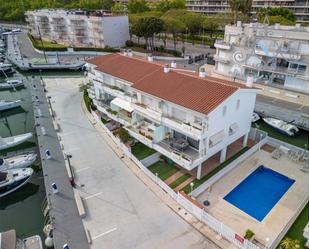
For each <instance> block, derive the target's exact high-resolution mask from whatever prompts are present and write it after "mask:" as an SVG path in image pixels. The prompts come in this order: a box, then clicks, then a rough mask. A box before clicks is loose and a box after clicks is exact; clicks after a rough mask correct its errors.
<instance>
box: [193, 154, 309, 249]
mask: <svg viewBox="0 0 309 249" xmlns="http://www.w3.org/2000/svg"><path fill="white" fill-rule="evenodd" d="M260 165H264V166H266V167H268V168H271V169H272V170H275V171H277V172H279V173H281V174H283V175H285V176H287V177H290V178H292V179H294V180H296V181H295V183H294V184H293V185H292V186H291V187H290V189H289V190H288V191H287V192H286V193H285V195H284V196H283V197H282V198H281V199H280V200H279V201H278V202H277V204H276V205H275V206H274V207H273V209H272V210H271V211H270V212H269V213H268V215H267V216H265V218H264V219H263V220H262V221H261V222H259V221H257V220H255V219H254V218H253V217H251V216H249V215H248V214H246V213H245V212H243V211H241V210H240V209H238V208H237V207H235V206H233V205H232V204H230V203H229V202H227V201H225V200H224V199H223V198H224V196H226V195H227V194H228V193H229V192H230V191H231V190H232V189H234V188H235V187H236V186H237V185H238V184H239V183H240V182H241V181H242V180H243V179H244V178H246V177H247V176H248V175H250V174H251V173H252V172H253V171H254V170H255V169H256V168H257V167H258V166H260ZM300 167H301V164H300V163H295V162H293V161H292V160H290V159H289V158H287V157H286V156H282V157H281V158H280V159H278V160H275V159H273V158H272V157H271V154H270V153H269V152H267V151H264V150H260V151H257V152H256V153H254V154H253V155H252V156H250V157H249V158H247V159H246V160H245V161H244V162H243V163H241V164H240V165H238V166H237V167H236V168H235V169H234V170H232V171H231V172H230V173H228V174H227V175H225V176H224V177H222V178H221V179H220V180H219V181H217V182H216V183H215V184H213V185H212V187H211V191H210V194H209V193H208V192H203V193H202V194H201V195H199V196H198V197H197V198H198V200H199V201H200V202H203V201H204V200H205V199H208V200H209V201H210V203H211V204H210V206H209V207H207V208H206V211H207V212H209V213H210V214H212V215H213V216H215V217H216V218H217V219H218V220H220V221H221V222H223V223H224V224H226V225H228V226H229V227H231V228H232V229H233V230H234V231H235V232H237V233H238V234H239V235H241V236H244V234H245V231H246V230H247V229H250V230H252V231H253V232H254V233H255V238H256V239H257V240H258V241H259V242H260V243H262V244H264V245H267V246H270V245H271V244H272V242H273V241H274V240H275V239H276V238H277V237H278V235H279V234H280V232H281V231H282V230H283V229H284V228H285V226H286V225H287V223H288V222H289V221H290V220H291V219H292V218H293V217H294V216H295V214H296V213H297V211H296V210H297V209H298V207H299V206H300V205H301V204H302V203H303V202H304V200H307V201H308V198H309V193H308V174H306V173H304V172H302V171H300V170H299V169H300ZM267 238H268V239H267ZM267 241H268V243H267Z"/></svg>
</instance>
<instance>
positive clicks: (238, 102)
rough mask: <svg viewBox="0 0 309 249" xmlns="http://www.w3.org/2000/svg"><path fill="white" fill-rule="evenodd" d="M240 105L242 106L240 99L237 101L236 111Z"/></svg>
mask: <svg viewBox="0 0 309 249" xmlns="http://www.w3.org/2000/svg"><path fill="white" fill-rule="evenodd" d="M239 105H240V99H238V100H237V104H236V110H238V109H239Z"/></svg>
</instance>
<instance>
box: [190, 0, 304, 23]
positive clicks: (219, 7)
mask: <svg viewBox="0 0 309 249" xmlns="http://www.w3.org/2000/svg"><path fill="white" fill-rule="evenodd" d="M186 6H187V9H189V10H191V11H194V12H198V13H203V14H207V15H213V14H217V13H226V12H230V11H231V8H230V5H229V1H228V0H187V4H186ZM267 7H280V8H286V9H288V10H291V11H292V12H293V13H294V15H295V17H296V20H297V21H298V22H305V23H306V22H309V1H308V0H280V1H277V0H253V1H252V11H251V14H253V15H256V13H257V11H258V10H259V9H262V8H267Z"/></svg>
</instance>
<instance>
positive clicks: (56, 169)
mask: <svg viewBox="0 0 309 249" xmlns="http://www.w3.org/2000/svg"><path fill="white" fill-rule="evenodd" d="M29 83H30V85H29V86H28V87H30V88H31V96H32V101H33V108H34V116H35V130H36V134H37V141H38V145H39V152H40V157H41V162H42V170H43V175H44V184H45V189H46V197H47V203H48V208H49V212H48V213H49V216H50V220H51V224H52V226H53V240H54V248H55V249H62V248H63V246H64V245H65V244H68V246H69V248H70V249H90V245H89V243H88V241H87V235H86V232H85V229H84V226H83V222H82V218H81V215H80V213H79V210H78V207H77V202H76V198H75V194H74V189H73V187H72V186H71V183H70V181H69V176H68V171H67V166H66V162H65V159H64V154H63V152H62V150H61V145H60V142H59V139H58V135H57V133H56V131H55V128H54V127H55V122H56V121H55V120H54V113H53V111H52V109H51V108H50V102H49V101H50V99H48V97H47V96H46V93H45V91H44V85H43V82H42V81H41V79H40V78H39V77H33V78H32V79H31V80H30V81H29ZM47 95H48V93H47ZM46 150H48V151H49V152H50V158H49V159H48V158H47V157H48V156H47V155H46ZM52 183H56V185H57V188H58V193H53V191H52V188H51V185H52Z"/></svg>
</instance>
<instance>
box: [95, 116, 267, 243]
mask: <svg viewBox="0 0 309 249" xmlns="http://www.w3.org/2000/svg"><path fill="white" fill-rule="evenodd" d="M93 116H94V118H95V119H96V120H97V122H98V123H99V124H101V126H102V127H103V129H104V130H105V131H106V133H107V134H108V136H109V137H111V139H112V140H113V141H114V142H115V143H116V145H117V146H118V147H119V148H120V149H122V151H123V153H124V154H125V155H126V156H127V157H128V158H130V159H131V160H132V161H133V162H134V163H135V164H136V165H137V166H138V167H139V168H140V169H141V170H142V171H143V172H144V173H145V174H146V175H147V176H148V177H149V178H150V179H151V180H152V181H154V182H155V183H157V184H158V185H159V186H160V187H161V188H162V189H163V190H164V191H165V192H166V193H168V194H169V195H170V196H171V197H172V198H173V199H174V200H175V201H177V203H178V204H179V205H181V206H182V207H183V208H184V209H186V210H188V211H189V212H190V213H191V214H192V215H194V216H195V217H196V218H197V219H199V220H200V221H202V222H203V223H205V224H206V225H207V226H209V227H210V228H211V229H212V230H214V231H215V232H217V233H218V234H219V235H220V236H222V237H224V238H225V239H226V240H228V241H229V242H231V243H233V244H234V245H235V246H237V247H238V248H241V249H260V247H258V246H256V245H255V244H253V243H252V242H250V241H248V240H246V239H244V238H243V237H242V236H240V235H238V234H236V233H235V232H234V231H233V230H232V229H231V228H229V227H228V226H226V225H224V224H223V223H222V222H220V221H218V220H217V219H216V218H214V217H213V216H211V215H210V214H208V213H207V212H205V211H204V210H203V209H202V208H200V207H198V206H197V205H195V204H194V203H193V202H191V201H190V200H188V199H187V198H186V197H185V196H184V195H182V194H181V193H179V192H178V193H176V192H175V191H174V190H173V189H171V188H170V187H169V186H168V185H167V184H166V183H165V182H163V181H162V180H161V179H159V178H158V177H157V176H156V175H154V174H153V173H152V172H151V171H150V170H149V169H148V168H147V167H145V166H144V165H143V164H142V163H141V162H140V161H139V160H138V159H137V158H136V157H135V156H134V155H133V154H132V153H131V152H130V151H129V149H128V148H127V147H126V146H125V145H124V144H122V143H121V142H120V140H119V139H118V138H116V137H115V136H114V135H113V133H112V132H111V131H110V130H108V129H107V128H106V127H105V125H104V124H103V123H102V122H101V120H100V119H99V117H98V116H97V115H96V114H95V113H93ZM260 142H264V139H263V140H262V141H260Z"/></svg>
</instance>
